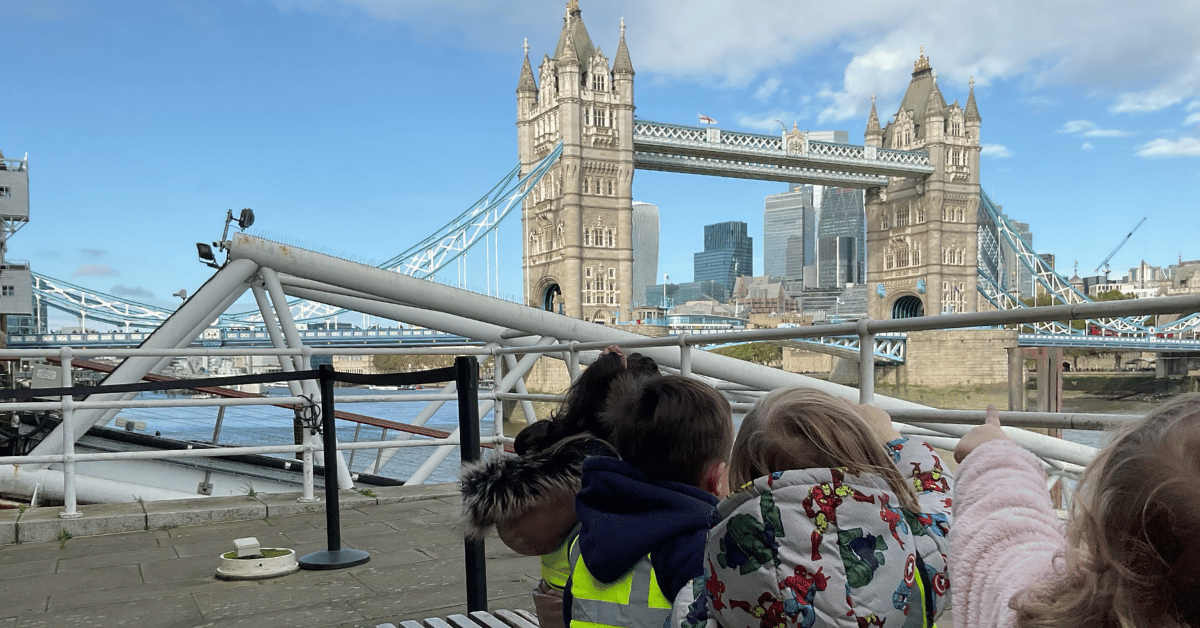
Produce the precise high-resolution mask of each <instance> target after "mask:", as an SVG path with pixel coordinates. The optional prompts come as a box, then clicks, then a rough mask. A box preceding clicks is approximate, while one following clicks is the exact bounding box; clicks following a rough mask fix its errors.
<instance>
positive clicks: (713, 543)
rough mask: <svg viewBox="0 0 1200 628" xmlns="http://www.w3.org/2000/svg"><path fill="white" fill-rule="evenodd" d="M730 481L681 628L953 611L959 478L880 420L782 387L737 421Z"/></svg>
mask: <svg viewBox="0 0 1200 628" xmlns="http://www.w3.org/2000/svg"><path fill="white" fill-rule="evenodd" d="M729 473H730V482H731V486H733V487H735V489H736V492H735V493H734V494H733V495H731V496H730V497H729V498H727V499H726V500H724V501H722V502H721V503H720V505H718V507H717V512H716V514H715V515H714V517H715V518H719V521H718V522H717V523H716V524H715V526H714V527H713V528H712V530H711V531H710V533H709V536H708V543H707V547H706V551H705V567H706V570H707V571H706V574H705V580H704V581H702V582H701V581H697V582H696V583H695V586H694V591H693V592H694V593H695V594H696V596H697V598H696V599H697V602H696V603H695V604H692V605H691V608H681V607H680V605H679V600H678V599H677V605H676V613H677V615H676V620H677V625H683V626H690V625H696V624H698V623H699V622H700V620H702V619H705V618H708V619H715V620H716V621H717V622H718V623H719V624H720V625H721V626H723V627H724V628H741V627H746V628H779V627H780V626H784V625H787V626H800V627H801V628H810V627H812V626H848V627H855V628H857V627H859V626H883V625H885V624H886V625H887V626H928V625H931V624H932V622H933V619H934V618H935V617H937V615H938V614H939V613H940V611H941V610H942V609H943V608H944V607H945V605H946V602H947V596H948V589H949V580H948V578H947V564H948V560H947V558H946V553H947V552H948V551H949V541H948V539H947V537H946V535H947V533H948V532H949V525H950V521H949V518H948V516H947V513H948V512H949V509H950V499H949V496H950V490H951V482H952V480H951V478H950V475H949V474H948V473H947V472H946V470H945V469H944V467H943V466H942V461H941V459H940V458H939V457H938V456H937V455H936V454H935V453H934V451H933V448H932V447H930V446H929V445H928V444H926V443H923V442H920V441H916V440H908V439H904V438H901V437H900V435H899V434H897V433H896V432H895V430H893V429H892V427H891V419H890V417H888V415H887V413H886V412H884V411H882V410H880V409H879V408H875V407H872V406H853V405H851V404H848V403H846V402H844V401H842V400H840V399H838V398H836V397H834V396H832V395H829V394H827V393H824V392H821V391H818V390H814V389H808V388H789V389H783V390H777V391H774V392H772V393H771V394H769V395H767V396H766V397H764V398H763V399H762V400H760V401H759V402H758V404H757V405H756V406H755V408H754V410H752V411H751V412H750V414H748V415H746V418H745V419H744V420H743V421H742V425H741V428H740V429H739V431H738V434H737V437H736V439H735V440H734V445H733V454H732V457H731V459H730V470H729ZM736 487H740V488H736ZM684 612H686V613H687V615H686V616H683V617H681V616H680V615H681V614H682V613H684Z"/></svg>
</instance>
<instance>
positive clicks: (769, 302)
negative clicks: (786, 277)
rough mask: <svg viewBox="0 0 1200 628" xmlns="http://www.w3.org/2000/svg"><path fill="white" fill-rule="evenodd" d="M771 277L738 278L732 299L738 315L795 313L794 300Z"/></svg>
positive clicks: (781, 285)
mask: <svg viewBox="0 0 1200 628" xmlns="http://www.w3.org/2000/svg"><path fill="white" fill-rule="evenodd" d="M771 279H772V278H771V277H768V276H762V277H746V276H742V277H738V278H737V285H736V287H735V288H734V292H733V298H734V300H735V301H736V303H737V306H738V314H739V315H749V314H774V315H779V314H782V313H785V312H794V311H796V300H795V299H793V298H791V297H790V296H788V293H787V289H786V288H785V286H784V285H783V283H782V282H779V281H775V282H772V281H771Z"/></svg>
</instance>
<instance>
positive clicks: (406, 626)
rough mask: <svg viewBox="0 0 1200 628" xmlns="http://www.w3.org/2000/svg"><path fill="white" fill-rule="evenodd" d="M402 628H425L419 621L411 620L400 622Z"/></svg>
mask: <svg viewBox="0 0 1200 628" xmlns="http://www.w3.org/2000/svg"><path fill="white" fill-rule="evenodd" d="M400 628H425V626H422V625H421V622H419V621H413V620H411V619H409V620H406V621H402V622H400Z"/></svg>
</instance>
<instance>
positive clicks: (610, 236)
mask: <svg viewBox="0 0 1200 628" xmlns="http://www.w3.org/2000/svg"><path fill="white" fill-rule="evenodd" d="M613 246H614V245H613V230H612V229H609V230H608V247H609V248H612V247H613ZM609 270H612V269H611V268H610V269H609Z"/></svg>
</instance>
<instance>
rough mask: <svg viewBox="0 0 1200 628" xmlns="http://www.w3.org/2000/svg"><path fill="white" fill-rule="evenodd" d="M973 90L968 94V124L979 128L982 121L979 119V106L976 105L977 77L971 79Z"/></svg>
mask: <svg viewBox="0 0 1200 628" xmlns="http://www.w3.org/2000/svg"><path fill="white" fill-rule="evenodd" d="M970 85H971V89H970V92H969V93H968V94H967V110H966V118H967V122H974V123H976V125H977V126H978V124H979V122H981V121H982V119H981V118H980V117H979V106H978V105H976V104H975V77H974V76H972V77H971V83H970Z"/></svg>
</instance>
